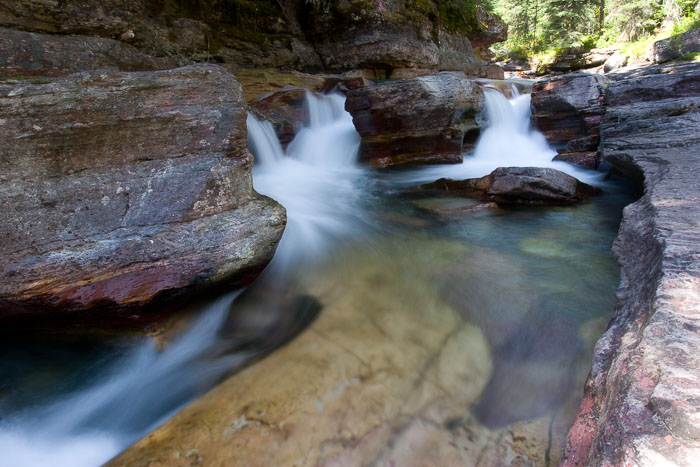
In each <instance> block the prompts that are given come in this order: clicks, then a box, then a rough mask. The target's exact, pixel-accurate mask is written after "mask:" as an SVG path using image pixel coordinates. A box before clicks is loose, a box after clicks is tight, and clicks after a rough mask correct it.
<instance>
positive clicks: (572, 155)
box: [530, 74, 607, 167]
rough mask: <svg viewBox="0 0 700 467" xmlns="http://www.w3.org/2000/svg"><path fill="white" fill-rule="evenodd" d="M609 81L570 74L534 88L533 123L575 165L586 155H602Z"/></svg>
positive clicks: (601, 77)
mask: <svg viewBox="0 0 700 467" xmlns="http://www.w3.org/2000/svg"><path fill="white" fill-rule="evenodd" d="M606 81H607V80H606V78H604V77H603V76H601V75H591V74H569V75H564V76H558V77H556V78H551V79H547V80H543V81H538V82H536V83H535V84H534V85H533V88H532V97H531V101H530V105H531V107H532V117H531V119H532V123H533V125H534V126H535V127H536V128H537V129H538V130H539V131H541V132H542V133H543V134H544V135H545V137H546V138H547V142H549V144H550V145H552V147H554V148H555V149H556V150H557V152H559V153H560V154H567V155H568V158H569V160H571V161H574V162H575V161H576V160H577V158H579V157H583V155H582V153H588V152H592V151H593V152H597V151H598V145H599V144H600V132H599V126H600V121H601V119H602V118H603V114H604V113H605V109H604V107H603V98H604V94H605V86H606ZM584 165H588V166H590V165H591V164H590V162H588V161H587V162H586V163H585V164H584ZM595 166H596V167H597V161H596V163H595Z"/></svg>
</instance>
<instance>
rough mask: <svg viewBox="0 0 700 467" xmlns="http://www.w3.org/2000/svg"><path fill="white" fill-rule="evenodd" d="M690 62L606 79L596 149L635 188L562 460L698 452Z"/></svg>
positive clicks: (694, 109) (696, 197) (698, 250)
mask: <svg viewBox="0 0 700 467" xmlns="http://www.w3.org/2000/svg"><path fill="white" fill-rule="evenodd" d="M654 71H656V73H654ZM660 71H661V72H660ZM663 71H665V72H663ZM699 73H700V65H698V64H694V65H692V66H683V67H679V68H678V69H677V70H675V72H674V70H673V69H669V68H651V69H650V70H647V71H646V72H644V73H639V74H637V75H635V76H636V77H635V76H633V77H628V78H627V79H623V80H621V81H618V82H613V83H611V84H610V86H609V88H608V102H609V105H610V107H609V108H608V110H607V113H606V115H605V118H604V120H603V122H602V124H601V134H602V139H603V146H602V151H603V156H604V157H605V159H606V160H608V161H610V162H611V163H613V164H614V165H616V166H617V167H619V168H620V169H621V170H623V171H625V172H626V173H628V174H631V175H633V176H635V175H636V176H637V177H638V178H640V179H642V178H643V180H644V187H645V191H644V196H643V197H642V198H641V199H640V200H639V201H637V202H636V203H634V204H631V205H630V206H628V207H627V208H625V211H624V217H623V220H622V225H621V226H620V232H619V235H618V238H617V240H616V242H615V245H614V247H613V252H614V254H615V256H616V257H617V259H618V261H619V262H620V264H621V266H622V271H621V283H620V287H619V289H618V293H617V305H616V307H615V311H614V314H613V318H612V320H611V322H610V324H609V327H608V330H607V331H606V332H605V334H603V336H602V337H601V338H600V340H599V341H598V343H597V344H596V347H595V355H594V359H593V367H592V370H591V374H590V377H589V379H588V381H587V383H586V387H585V393H584V399H583V401H582V402H581V405H580V407H579V413H578V416H577V418H576V420H575V422H574V425H573V427H572V429H571V431H570V432H569V436H568V441H567V447H566V449H565V451H564V459H563V465H566V466H574V465H575V466H584V465H661V464H664V463H668V464H673V465H684V466H686V465H687V466H690V465H694V464H696V463H697V459H698V458H700V442H699V441H698V439H700V422H699V421H698V418H697V413H698V410H699V407H700V399H698V388H699V387H700V374H698V372H697V368H700V352H698V349H699V348H700V333H699V332H698V326H697V321H698V316H700V280H699V279H698V278H699V277H700V262H699V261H698V258H700V228H699V227H700V188H699V187H698V184H697V172H698V158H697V155H698V154H699V153H700V138H699V134H698V131H697V130H698V128H700V97H698V96H699V94H700V93H698V90H697V86H698V84H697V83H698V81H699V78H698V77H699V76H700V74H699ZM683 96H686V97H683Z"/></svg>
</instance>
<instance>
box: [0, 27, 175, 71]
mask: <svg viewBox="0 0 700 467" xmlns="http://www.w3.org/2000/svg"><path fill="white" fill-rule="evenodd" d="M176 66H178V64H177V61H175V60H174V59H171V58H164V57H152V56H150V55H146V54H144V53H141V52H139V51H138V50H137V49H135V48H134V47H132V46H130V45H127V44H124V43H123V42H119V41H115V40H112V39H104V38H101V37H87V36H55V35H48V34H36V33H31V32H23V31H15V30H12V29H5V28H0V77H3V76H10V77H12V76H19V77H22V78H24V77H29V76H60V75H63V74H68V73H75V72H78V71H87V70H121V71H149V70H162V69H167V68H175V67H176Z"/></svg>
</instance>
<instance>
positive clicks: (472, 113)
mask: <svg viewBox="0 0 700 467" xmlns="http://www.w3.org/2000/svg"><path fill="white" fill-rule="evenodd" d="M482 107H483V91H482V90H481V88H480V87H479V86H478V85H476V84H475V83H474V82H473V81H471V80H469V79H467V78H466V77H465V76H464V74H463V73H458V72H443V73H438V74H435V75H432V76H425V77H419V78H413V79H401V80H391V81H385V82H382V83H378V84H371V83H368V85H366V86H361V87H358V88H356V89H351V90H349V91H348V92H347V100H346V102H345V109H346V110H347V111H348V112H350V114H351V115H352V117H353V122H354V124H355V128H356V129H357V131H358V133H359V134H360V136H361V137H362V143H361V146H360V156H359V157H360V160H361V161H363V162H366V163H368V164H371V165H373V166H376V167H387V166H391V165H399V164H407V163H420V164H429V163H449V162H452V163H454V162H461V160H462V150H463V147H462V143H463V141H464V139H465V136H473V134H474V132H475V131H476V132H477V134H478V130H479V128H480V127H481V126H482V125H483V123H484V122H483V120H482V118H481V115H480V111H481V109H482Z"/></svg>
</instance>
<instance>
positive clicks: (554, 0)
mask: <svg viewBox="0 0 700 467" xmlns="http://www.w3.org/2000/svg"><path fill="white" fill-rule="evenodd" d="M495 7H496V12H497V13H498V14H500V15H501V17H502V18H503V19H504V20H505V22H506V23H507V24H508V26H509V37H508V41H506V42H505V43H504V44H500V45H499V46H497V47H495V49H496V52H497V53H498V54H500V55H507V56H510V57H511V58H521V57H522V56H523V55H527V56H528V57H529V58H530V59H533V61H535V62H539V63H545V62H546V61H547V60H550V61H552V60H554V59H555V58H556V56H557V55H561V54H565V53H568V52H569V51H570V50H571V49H576V50H590V49H591V48H594V47H604V46H608V45H613V44H616V43H617V44H618V47H619V48H620V49H621V50H622V52H623V53H627V54H628V55H631V56H644V55H645V54H646V52H647V49H648V47H649V45H650V44H651V42H653V41H654V40H658V39H663V38H665V37H668V36H671V35H676V34H681V33H683V32H685V31H688V30H690V29H695V28H698V27H700V1H699V0H631V1H630V0H627V1H623V0H498V1H496V5H495Z"/></svg>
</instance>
